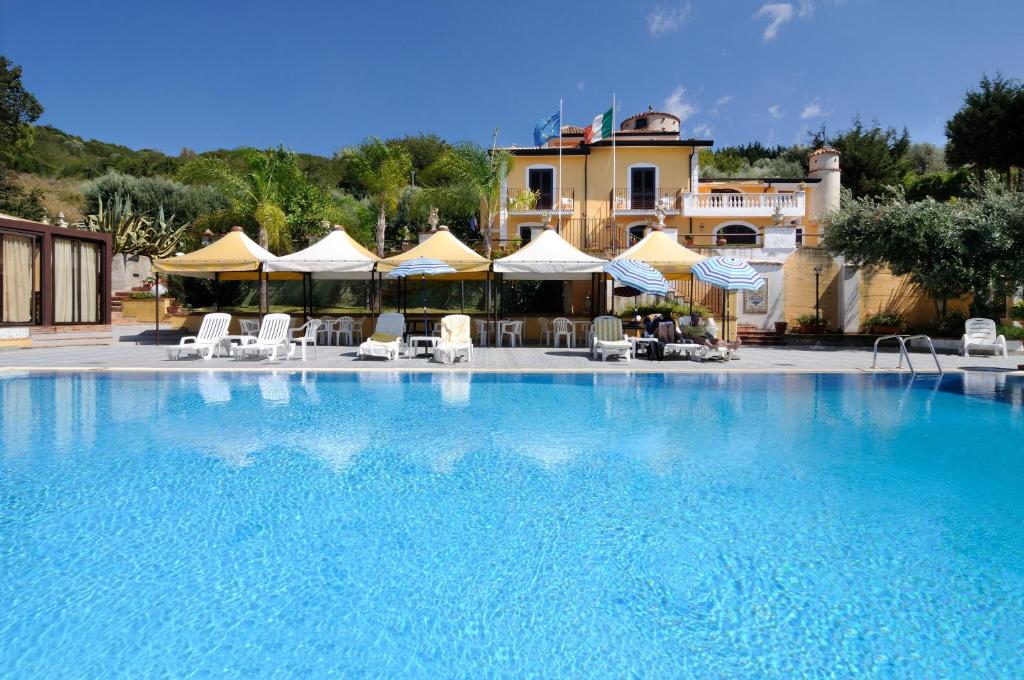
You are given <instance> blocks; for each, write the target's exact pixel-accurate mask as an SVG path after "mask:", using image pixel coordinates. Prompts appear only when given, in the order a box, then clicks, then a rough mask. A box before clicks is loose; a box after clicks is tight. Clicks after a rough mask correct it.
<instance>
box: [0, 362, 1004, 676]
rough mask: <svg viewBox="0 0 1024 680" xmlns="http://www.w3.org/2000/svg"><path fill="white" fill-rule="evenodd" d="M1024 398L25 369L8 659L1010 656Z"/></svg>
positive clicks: (700, 669)
mask: <svg viewBox="0 0 1024 680" xmlns="http://www.w3.org/2000/svg"><path fill="white" fill-rule="evenodd" d="M1022 391H1024V384H1022V381H1021V379H1020V378H1019V377H1012V376H1011V377H1007V376H1005V375H994V374H974V375H969V376H967V377H960V376H956V375H950V376H946V377H945V378H944V379H942V380H941V381H938V380H937V379H935V378H924V379H918V380H915V381H911V380H910V379H909V378H907V377H901V376H896V375H883V376H865V375H795V374H794V375H735V374H733V375H724V374H719V375H710V374H700V375H664V376H663V375H656V374H646V375H644V374H641V375H632V376H630V375H627V374H623V375H619V374H614V375H612V374H608V375H589V374H584V375H561V376H554V375H520V376H516V375H486V374H483V375H481V374H477V375H473V376H472V377H470V375H468V374H458V373H448V374H434V375H409V374H404V375H403V374H398V373H378V372H375V373H372V374H359V375H354V374H349V375H330V374H319V375H318V374H315V373H310V374H305V375H298V374H293V375H287V374H279V375H273V374H269V373H268V374H257V373H240V374H223V373H213V372H211V373H182V374H145V373H140V374H43V375H38V376H27V375H24V376H19V375H5V376H3V378H2V379H0V400H2V407H3V408H2V435H3V436H2V447H3V448H2V457H0V560H2V561H0V602H2V603H3V604H2V606H0V668H4V669H6V673H9V674H10V675H12V676H15V677H30V676H31V677H111V676H115V675H133V676H139V675H147V674H148V675H167V676H172V677H180V676H183V675H187V674H195V675H197V676H216V677H240V676H262V677H266V676H269V675H272V674H274V673H278V674H281V675H302V676H308V677H321V676H332V675H333V676H341V675H345V676H351V675H367V676H374V677H377V676H390V677H439V676H445V677H475V676H479V675H480V674H481V673H482V672H483V669H489V670H490V673H489V674H492V675H505V676H508V675H516V676H531V675H532V676H543V677H583V676H590V677H596V676H615V677H623V676H630V675H632V676H638V677H640V676H643V677H710V676H722V677H751V678H762V677H792V676H794V675H799V674H801V673H815V672H818V673H824V672H832V673H834V674H835V675H837V676H850V675H867V676H884V677H894V676H895V677H935V676H945V677H973V676H981V677H997V676H999V677H1007V676H1018V677H1019V676H1020V675H1021V674H1022V673H1024V656H1022V655H1021V653H1020V649H1021V642H1022V640H1024V607H1022V603H1024V532H1022V530H1021V527H1022V526H1024V496H1022V494H1021V488H1022V482H1024V455H1022V448H1021V442H1022V441H1024V415H1022V406H1021V401H1022V397H1021V394H1022Z"/></svg>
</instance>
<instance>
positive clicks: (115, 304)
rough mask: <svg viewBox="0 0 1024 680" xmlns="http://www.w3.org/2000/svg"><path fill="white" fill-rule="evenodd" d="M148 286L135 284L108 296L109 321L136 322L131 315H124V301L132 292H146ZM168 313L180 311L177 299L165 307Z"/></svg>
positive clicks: (175, 313)
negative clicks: (126, 289) (127, 289)
mask: <svg viewBox="0 0 1024 680" xmlns="http://www.w3.org/2000/svg"><path fill="white" fill-rule="evenodd" d="M148 291H149V289H148V288H144V287H142V286H135V287H134V288H132V289H131V290H130V291H118V292H116V293H114V294H113V295H111V296H110V322H111V323H117V324H124V323H137V321H136V320H135V319H134V318H133V317H126V316H125V315H124V301H125V300H128V299H130V298H131V296H132V293H145V292H148ZM167 312H168V314H170V315H172V316H174V315H177V314H180V313H181V312H182V309H181V307H180V306H179V305H178V303H177V301H172V302H171V305H170V306H169V307H168V309H167Z"/></svg>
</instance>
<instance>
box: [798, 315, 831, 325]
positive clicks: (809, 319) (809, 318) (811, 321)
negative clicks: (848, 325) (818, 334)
mask: <svg viewBox="0 0 1024 680" xmlns="http://www.w3.org/2000/svg"><path fill="white" fill-rule="evenodd" d="M793 324H794V325H796V326H800V327H801V328H813V327H814V326H815V324H817V325H818V326H827V325H828V319H826V318H825V317H824V316H822V315H820V314H819V315H818V318H817V319H815V318H814V315H813V314H801V315H800V316H798V317H796V318H795V319H793Z"/></svg>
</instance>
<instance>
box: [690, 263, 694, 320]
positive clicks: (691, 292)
mask: <svg viewBox="0 0 1024 680" xmlns="http://www.w3.org/2000/svg"><path fill="white" fill-rule="evenodd" d="M690 316H691V317H692V316H693V274H690ZM690 322H691V323H692V322H693V319H692V318H691V319H690Z"/></svg>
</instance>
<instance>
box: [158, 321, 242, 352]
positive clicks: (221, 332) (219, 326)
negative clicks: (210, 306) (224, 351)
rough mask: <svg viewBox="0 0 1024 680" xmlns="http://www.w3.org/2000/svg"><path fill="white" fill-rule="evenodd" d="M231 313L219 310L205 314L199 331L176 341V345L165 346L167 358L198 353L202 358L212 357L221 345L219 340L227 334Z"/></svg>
mask: <svg viewBox="0 0 1024 680" xmlns="http://www.w3.org/2000/svg"><path fill="white" fill-rule="evenodd" d="M230 324H231V315H230V314H224V313H220V312H215V313H213V314H207V315H206V316H204V317H203V322H202V323H201V324H200V325H199V332H198V333H196V334H195V335H189V336H186V337H184V338H182V339H181V340H180V341H178V344H177V345H172V346H171V347H168V348H167V358H168V359H175V358H177V359H180V358H181V355H182V354H186V353H187V354H198V355H199V356H201V357H202V358H203V359H204V360H208V359H212V358H213V356H214V355H215V354H216V353H217V350H218V349H219V348H220V346H221V341H222V340H223V339H224V336H225V335H227V334H228V326H229V325H230Z"/></svg>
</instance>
